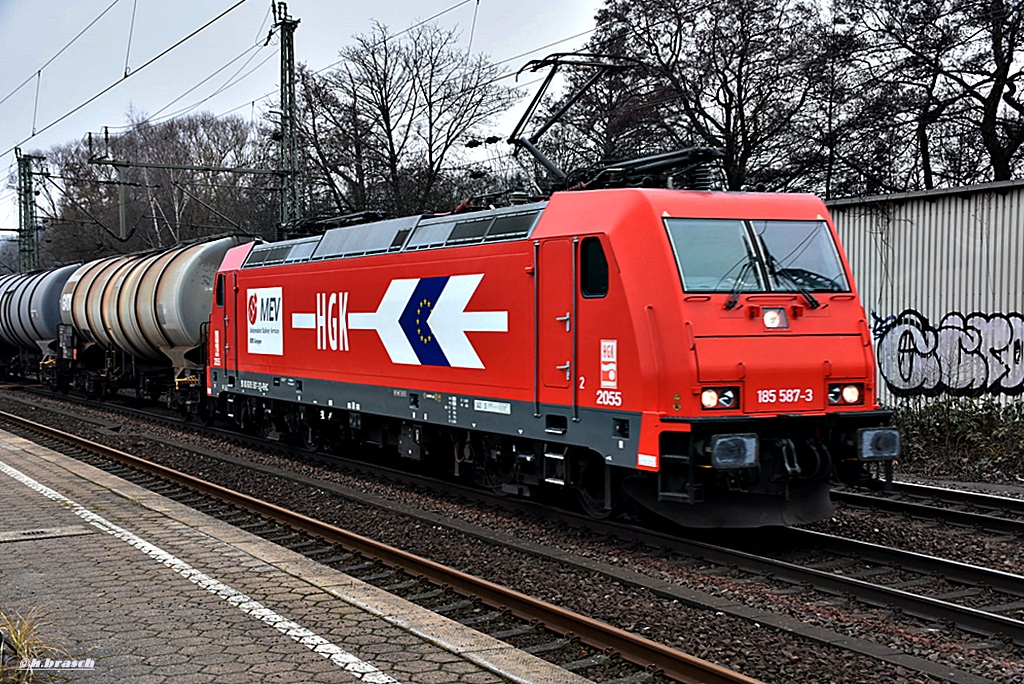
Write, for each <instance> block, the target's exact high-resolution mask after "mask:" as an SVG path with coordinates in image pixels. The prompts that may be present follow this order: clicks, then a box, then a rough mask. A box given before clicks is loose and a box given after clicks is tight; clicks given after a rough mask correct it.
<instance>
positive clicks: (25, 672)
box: [0, 608, 67, 684]
mask: <svg viewBox="0 0 1024 684" xmlns="http://www.w3.org/2000/svg"><path fill="white" fill-rule="evenodd" d="M48 625H49V623H48V622H47V620H46V618H45V616H44V615H43V612H42V611H41V610H39V609H37V608H33V609H32V610H31V611H29V613H28V614H27V615H22V614H21V613H18V612H15V613H12V614H9V613H4V612H2V611H0V637H2V638H0V684H21V683H22V682H32V681H35V675H36V674H37V673H35V672H33V671H32V670H31V669H23V668H20V667H19V664H20V663H21V660H22V658H40V659H45V658H58V657H61V656H66V655H67V654H66V652H65V651H64V650H62V649H60V648H57V647H55V646H53V645H51V644H48V643H47V642H46V640H45V639H44V637H43V631H44V629H45V628H46V627H47V626H48ZM46 674H47V675H49V674H50V673H46ZM47 679H50V678H49V677H47Z"/></svg>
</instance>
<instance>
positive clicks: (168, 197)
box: [42, 114, 278, 261]
mask: <svg viewBox="0 0 1024 684" xmlns="http://www.w3.org/2000/svg"><path fill="white" fill-rule="evenodd" d="M136 119H137V123H136V124H135V125H134V126H133V127H132V128H130V129H129V130H128V131H127V132H126V133H123V134H121V135H119V136H116V137H114V138H113V139H111V140H109V143H108V142H106V141H99V140H96V141H94V143H95V144H94V146H93V148H92V150H90V149H89V147H88V146H87V145H85V144H84V143H82V142H78V143H71V144H67V145H62V146H58V147H55V148H53V149H52V150H50V151H48V152H46V153H45V154H46V157H47V164H48V166H49V169H50V172H49V174H48V175H47V176H44V181H45V191H44V193H43V195H42V197H43V204H44V209H43V213H44V216H45V218H46V220H47V222H48V224H49V227H48V228H47V229H46V231H45V235H44V244H45V245H46V246H47V247H48V248H49V250H50V251H51V252H52V253H53V257H54V259H55V260H58V261H70V260H81V259H86V258H92V257H93V256H97V255H105V254H116V253H128V252H134V251H139V250H146V249H157V248H166V247H168V246H170V245H173V244H175V243H178V242H182V241H188V240H194V239H200V238H205V237H208V236H211V235H214V234H223V233H228V232H232V233H246V234H262V235H272V234H273V228H274V223H275V220H276V216H277V193H276V186H277V184H278V180H277V178H276V177H275V176H273V175H260V176H253V175H247V174H238V173H230V172H224V171H200V170H195V169H190V168H174V167H176V166H177V167H195V166H203V167H211V168H213V167H225V168H236V167H242V168H265V167H266V164H267V163H268V162H269V160H268V159H267V158H266V157H265V155H263V153H262V152H261V149H260V147H259V145H258V144H256V143H257V141H256V138H255V135H256V132H255V129H254V128H253V127H252V126H251V125H250V124H249V123H248V122H245V121H244V120H241V119H238V118H231V117H228V118H216V117H214V116H212V115H210V114H197V115H191V116H188V117H182V118H180V119H174V120H172V121H169V122H166V123H161V124H150V123H145V121H144V119H143V118H142V117H136ZM92 156H105V157H106V158H107V159H109V160H116V161H122V162H133V163H145V164H153V165H161V166H162V165H166V166H167V167H168V168H148V167H141V166H136V167H130V168H126V169H124V174H123V176H119V174H118V172H117V170H116V169H115V168H114V167H112V166H110V165H103V164H95V163H90V158H91V157H92ZM121 181H123V187H122V183H121ZM122 192H123V197H124V211H123V213H124V216H125V221H124V227H123V234H122V226H121V225H120V218H119V215H120V209H119V204H120V199H121V194H122Z"/></svg>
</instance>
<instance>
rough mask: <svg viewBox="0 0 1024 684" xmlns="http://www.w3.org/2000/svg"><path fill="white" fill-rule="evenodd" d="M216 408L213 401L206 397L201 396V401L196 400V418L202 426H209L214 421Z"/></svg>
mask: <svg viewBox="0 0 1024 684" xmlns="http://www.w3.org/2000/svg"><path fill="white" fill-rule="evenodd" d="M215 413H216V410H215V408H214V406H213V402H212V401H210V400H209V399H207V398H206V397H200V398H199V401H198V402H196V411H195V414H194V415H195V419H196V422H197V423H199V424H200V425H202V426H204V427H205V426H207V425H209V424H210V423H212V422H213V416H214V414H215Z"/></svg>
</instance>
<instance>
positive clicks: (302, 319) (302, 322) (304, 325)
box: [292, 313, 316, 330]
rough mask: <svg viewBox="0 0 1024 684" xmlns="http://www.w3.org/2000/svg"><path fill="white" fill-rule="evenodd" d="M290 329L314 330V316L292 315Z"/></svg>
mask: <svg viewBox="0 0 1024 684" xmlns="http://www.w3.org/2000/svg"><path fill="white" fill-rule="evenodd" d="M292 328H299V329H305V330H315V329H316V314H311V313H293V314H292Z"/></svg>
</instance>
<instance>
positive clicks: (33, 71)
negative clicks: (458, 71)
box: [0, 0, 604, 230]
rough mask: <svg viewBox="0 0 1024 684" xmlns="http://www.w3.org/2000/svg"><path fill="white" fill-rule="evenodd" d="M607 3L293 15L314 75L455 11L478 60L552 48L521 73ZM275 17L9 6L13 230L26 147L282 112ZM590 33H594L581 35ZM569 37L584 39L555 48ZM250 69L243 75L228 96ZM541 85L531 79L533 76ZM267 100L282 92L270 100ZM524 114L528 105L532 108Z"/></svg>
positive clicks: (171, 1)
mask: <svg viewBox="0 0 1024 684" xmlns="http://www.w3.org/2000/svg"><path fill="white" fill-rule="evenodd" d="M603 4H604V2H603V0H415V1H414V0H378V1H377V2H371V1H369V0H347V1H343V0H290V1H289V2H288V3H287V5H288V11H289V14H291V16H292V17H293V18H296V19H298V20H299V21H300V23H299V26H298V29H297V30H296V32H295V57H296V61H297V62H304V63H305V64H307V65H308V66H309V67H311V68H312V69H321V68H323V67H326V66H328V65H330V64H331V63H333V62H335V61H337V59H338V50H339V49H341V48H342V47H344V46H346V45H349V44H351V43H352V36H354V35H357V34H362V33H368V32H370V31H371V29H372V25H373V22H374V21H377V22H379V23H382V24H384V25H386V26H387V27H388V28H389V29H390V31H391V32H392V33H396V32H398V31H401V30H403V29H406V28H408V27H410V26H412V25H413V24H416V23H418V22H420V21H423V20H425V19H428V18H430V17H432V16H434V15H436V14H439V13H443V14H441V16H439V17H437V18H436V19H435V20H434V21H435V23H437V24H440V25H441V26H445V27H456V28H458V30H459V31H460V32H461V34H462V43H463V45H469V43H470V40H472V49H473V51H474V52H478V51H479V52H484V53H486V54H487V55H489V56H490V57H491V59H492V60H493V61H495V62H503V61H504V60H508V59H510V58H514V57H516V56H517V55H520V54H522V53H525V52H528V51H533V50H538V49H539V50H538V51H537V52H535V53H532V54H530V55H528V56H524V57H519V58H517V59H513V60H512V61H509V62H507V63H505V64H503V65H502V67H503V68H504V69H507V70H510V71H516V70H518V69H519V67H520V66H522V64H523V63H525V62H526V61H527V60H528V59H535V58H538V57H542V56H544V55H546V54H548V53H550V52H555V51H559V52H563V51H570V50H573V49H577V48H579V47H581V46H582V45H583V44H584V43H585V42H586V40H587V38H589V33H584V32H587V31H590V30H591V29H593V27H594V15H595V14H596V12H597V10H598V8H600V7H601V6H602V5H603ZM236 5H238V6H237V7H236ZM231 8H234V9H231ZM446 10H450V11H446ZM224 12H227V14H225V15H224V16H223V17H221V18H220V19H219V20H217V21H215V22H214V23H213V24H211V25H210V26H209V27H208V28H205V29H203V30H202V31H200V32H199V33H197V34H196V35H194V36H193V37H191V38H189V39H188V40H185V42H183V43H182V44H181V45H179V46H178V47H176V48H174V49H173V50H172V51H170V52H168V53H167V54H165V55H163V56H162V57H159V58H158V59H156V60H155V61H151V60H154V58H156V57H157V56H158V55H160V53H162V52H164V51H165V50H167V49H168V48H171V47H172V46H173V45H175V44H176V43H178V42H179V41H181V40H182V39H184V38H186V37H187V36H189V34H191V33H193V32H194V31H196V30H198V29H200V28H201V27H203V26H204V25H205V24H207V23H208V22H210V21H212V20H214V19H215V18H216V17H218V15H221V14H222V13H224ZM133 14H134V27H133ZM474 15H475V28H474ZM93 22H95V23H93ZM272 23H273V19H272V17H271V16H270V2H269V0H241V1H239V0H0V45H2V46H3V51H4V67H3V69H0V100H3V102H0V230H13V229H16V227H17V224H18V214H17V209H16V204H15V198H16V191H15V187H14V186H13V184H12V185H8V184H7V178H8V176H11V178H12V179H13V172H14V171H15V169H16V165H15V156H14V152H13V148H14V147H15V146H20V147H21V148H22V150H23V151H24V152H26V153H29V152H35V151H45V150H46V149H47V148H48V147H50V146H53V145H57V144H61V143H65V142H69V141H73V140H80V139H83V138H84V137H85V135H86V134H87V133H88V132H89V131H92V132H99V131H101V130H102V129H103V127H104V126H109V127H111V130H112V131H114V130H116V127H118V126H123V125H124V124H125V122H126V113H127V112H128V111H129V109H131V110H134V111H136V112H139V113H145V114H147V115H153V114H155V113H157V112H161V111H162V114H161V115H160V116H159V117H157V120H159V119H160V118H163V117H167V116H170V115H173V114H174V113H176V112H178V111H180V110H184V109H186V108H190V107H192V106H193V105H196V104H198V103H200V102H202V101H203V100H207V98H209V99H208V100H207V101H205V102H202V104H201V105H200V106H199V107H198V109H196V110H194V111H202V110H206V111H209V112H212V113H214V114H217V115H220V114H225V113H228V112H234V113H236V114H237V115H240V116H244V117H250V116H254V115H255V116H258V115H259V112H260V111H261V108H262V109H266V108H267V107H269V105H270V103H271V102H272V101H273V100H274V99H275V98H276V97H277V94H276V89H277V85H278V69H279V61H278V60H279V52H278V41H277V38H276V36H275V38H274V40H273V41H272V42H271V44H270V45H268V46H266V47H263V45H264V43H265V41H266V38H267V34H268V32H269V30H270V27H271V25H272ZM90 24H92V26H91V27H89V26H90ZM87 27H89V28H88V29H87ZM83 30H84V33H82V35H81V36H79V37H78V38H77V39H76V36H78V35H79V33H81V32H82V31H83ZM581 33H584V35H582V36H577V34H581ZM573 36H577V37H575V38H572V37H573ZM567 38H571V40H567V41H565V42H560V43H558V44H557V45H554V46H552V47H548V48H544V46H546V45H548V44H549V43H555V42H556V41H562V40H563V39H567ZM69 44H70V45H69ZM65 47H66V49H64V51H63V52H61V53H60V55H59V56H57V57H56V58H55V59H53V58H54V56H55V55H57V53H58V52H60V51H61V50H62V49H63V48H65ZM540 48H544V49H540ZM236 58H237V61H234V62H232V60H236ZM51 59H52V61H50V60H51ZM48 62H49V63H48ZM147 63H148V64H147ZM229 63H230V65H229ZM260 64H262V66H259V65H260ZM226 65H229V66H226ZM126 66H127V71H128V73H129V77H127V78H125V72H126ZM225 66H226V68H224V67H225ZM222 68H223V70H222V71H220V72H219V73H217V74H216V75H215V76H213V77H212V78H210V80H208V81H207V82H206V83H204V84H202V85H199V86H198V87H197V88H196V89H195V90H193V91H192V92H188V91H189V90H190V89H192V88H193V87H194V86H196V85H197V84H199V83H200V82H201V81H203V80H204V79H207V77H210V76H211V74H214V72H217V71H218V70H219V69H222ZM249 72H251V73H249ZM245 74H248V75H247V76H245V78H244V79H242V80H240V81H238V82H237V83H235V84H234V85H231V86H230V87H228V88H226V89H223V91H222V92H220V93H219V94H215V93H216V91H218V90H219V89H222V88H223V86H224V85H225V84H226V83H229V82H231V81H235V80H238V79H239V77H241V76H243V75H245ZM535 78H536V76H533V75H526V76H525V77H521V79H520V82H523V81H532V80H534V79H535ZM508 83H509V84H510V85H512V84H514V81H513V80H512V79H509V81H508ZM114 84H117V85H114ZM112 85H114V87H113V88H111V86H112ZM19 87H20V88H19ZM107 88H110V90H109V91H107V92H106V93H104V94H103V95H102V96H100V97H99V98H97V99H96V100H95V101H93V102H91V103H89V104H87V105H85V106H84V107H82V108H81V109H79V110H78V111H75V112H74V113H71V114H70V115H68V114H69V113H70V112H72V111H73V110H75V109H76V108H78V107H79V106H80V105H83V103H86V102H88V101H89V100H90V99H91V98H93V97H94V96H96V95H97V94H99V93H101V92H103V91H104V90H106V89H107ZM533 88H536V86H533ZM186 93H187V94H186ZM268 94H270V97H268V98H264V96H266V95H268ZM530 94H531V95H532V89H531V91H530ZM211 96H212V97H211ZM179 97H180V98H181V99H180V100H179V99H178V98H179ZM175 100H177V102H175ZM524 106H525V103H522V104H520V108H522V107H524ZM65 117H66V118H65ZM513 124H514V121H513ZM511 125H512V124H509V128H510V129H511ZM33 132H35V133H36V134H35V135H34V136H33ZM510 132H511V130H508V131H500V133H510ZM12 183H13V180H12Z"/></svg>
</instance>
